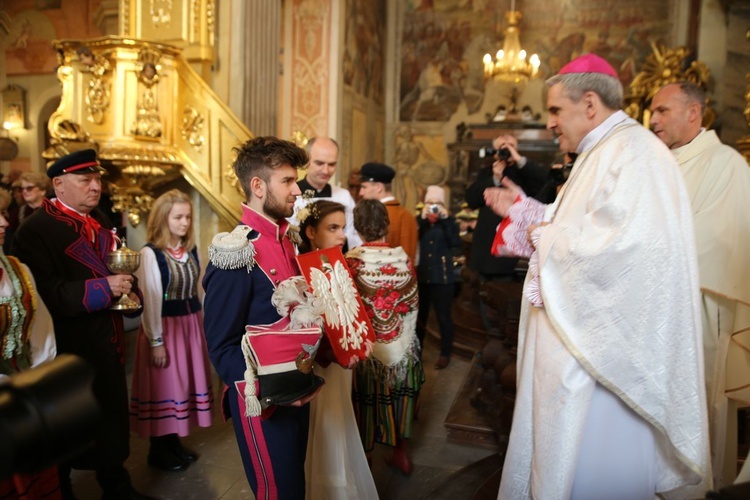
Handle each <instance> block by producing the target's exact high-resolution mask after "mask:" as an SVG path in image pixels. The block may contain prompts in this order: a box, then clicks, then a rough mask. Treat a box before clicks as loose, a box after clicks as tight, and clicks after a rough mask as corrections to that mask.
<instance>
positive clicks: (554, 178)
mask: <svg viewBox="0 0 750 500" xmlns="http://www.w3.org/2000/svg"><path fill="white" fill-rule="evenodd" d="M572 169H573V163H572V162H571V163H566V164H565V165H563V166H562V167H561V168H551V169H549V182H551V183H552V184H553V185H555V186H561V185H563V184H565V181H567V180H568V177H570V171H571V170H572Z"/></svg>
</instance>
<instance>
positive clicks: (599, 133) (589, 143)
mask: <svg viewBox="0 0 750 500" xmlns="http://www.w3.org/2000/svg"><path fill="white" fill-rule="evenodd" d="M628 118H630V117H629V116H628V114H627V113H626V112H625V111H623V110H621V109H618V110H617V111H615V112H614V113H612V115H610V117H609V118H607V119H606V120H604V121H603V122H602V123H601V124H600V125H599V126H598V127H596V128H595V129H594V130H592V131H591V132H589V133H588V134H586V137H584V138H583V139H582V140H581V142H580V144H578V147H577V148H576V153H578V154H581V153H585V152H586V151H588V150H589V149H591V148H593V147H594V146H595V145H596V143H598V142H599V141H600V140H602V138H603V137H604V136H605V135H607V134H608V133H609V131H610V130H612V129H613V128H615V126H617V125H619V124H620V123H621V122H622V121H624V120H627V119H628Z"/></svg>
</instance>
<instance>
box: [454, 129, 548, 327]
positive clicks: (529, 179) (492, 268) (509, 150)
mask: <svg viewBox="0 0 750 500" xmlns="http://www.w3.org/2000/svg"><path fill="white" fill-rule="evenodd" d="M485 152H486V153H491V154H492V156H494V159H495V161H494V163H493V164H492V166H490V167H486V168H484V169H482V170H480V171H479V174H478V175H477V180H476V181H475V182H474V183H473V184H472V185H471V186H469V188H468V189H467V190H466V202H467V203H468V205H469V208H471V209H472V210H474V209H479V215H478V217H477V224H476V227H475V229H474V234H473V237H472V242H471V256H470V258H469V268H470V269H471V270H473V271H475V272H476V273H478V274H479V281H480V283H485V282H487V281H496V280H502V281H510V280H511V279H512V275H513V270H514V269H515V267H516V262H518V259H517V258H510V257H493V256H492V254H491V253H490V249H491V247H492V240H493V239H494V237H495V231H496V230H497V227H498V225H500V221H501V220H502V217H500V216H499V215H497V214H495V212H493V211H492V209H491V208H490V207H488V206H487V204H486V202H485V200H484V191H485V189H487V188H492V187H499V186H500V185H501V181H502V179H503V178H504V177H508V178H509V179H510V180H512V181H513V182H514V183H516V184H517V185H519V186H520V187H521V188H522V189H523V191H524V192H525V193H528V194H530V195H532V196H533V195H535V194H536V193H537V192H538V191H539V190H540V189H541V188H542V186H543V185H544V183H545V182H546V181H547V176H548V173H547V168H546V167H545V166H543V165H541V164H539V163H536V162H534V161H532V160H529V159H527V158H526V157H524V156H521V155H520V154H519V153H518V139H516V137H515V136H513V135H510V134H501V135H498V136H497V137H495V139H494V140H493V141H492V147H491V148H485ZM486 309H487V306H486V304H485V303H484V302H480V304H479V310H480V313H481V315H482V322H483V323H484V327H485V329H487V330H489V329H490V327H491V325H490V324H489V322H488V321H487V313H486Z"/></svg>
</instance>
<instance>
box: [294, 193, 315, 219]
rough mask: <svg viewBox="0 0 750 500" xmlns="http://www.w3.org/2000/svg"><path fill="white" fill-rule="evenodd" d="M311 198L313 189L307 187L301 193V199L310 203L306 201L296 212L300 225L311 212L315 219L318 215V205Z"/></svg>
mask: <svg viewBox="0 0 750 500" xmlns="http://www.w3.org/2000/svg"><path fill="white" fill-rule="evenodd" d="M313 198H315V191H313V190H312V189H308V190H307V191H305V192H304V193H303V194H302V199H303V200H307V201H309V202H310V203H307V204H306V205H305V206H303V207H302V208H300V209H299V211H298V212H297V221H298V222H299V225H300V226H301V225H302V224H304V223H305V220H307V218H308V217H309V216H310V215H311V214H312V216H313V217H315V218H316V219H317V218H318V217H319V214H318V206H317V205H316V203H315V201H314V200H313Z"/></svg>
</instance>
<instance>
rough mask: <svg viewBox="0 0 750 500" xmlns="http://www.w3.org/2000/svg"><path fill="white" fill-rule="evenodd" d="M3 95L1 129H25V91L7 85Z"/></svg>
mask: <svg viewBox="0 0 750 500" xmlns="http://www.w3.org/2000/svg"><path fill="white" fill-rule="evenodd" d="M2 94H3V128H4V129H5V130H13V129H14V128H26V104H25V103H26V98H25V95H26V91H25V90H23V89H22V88H21V87H18V86H16V85H8V86H7V87H5V89H4V90H3V91H2Z"/></svg>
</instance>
